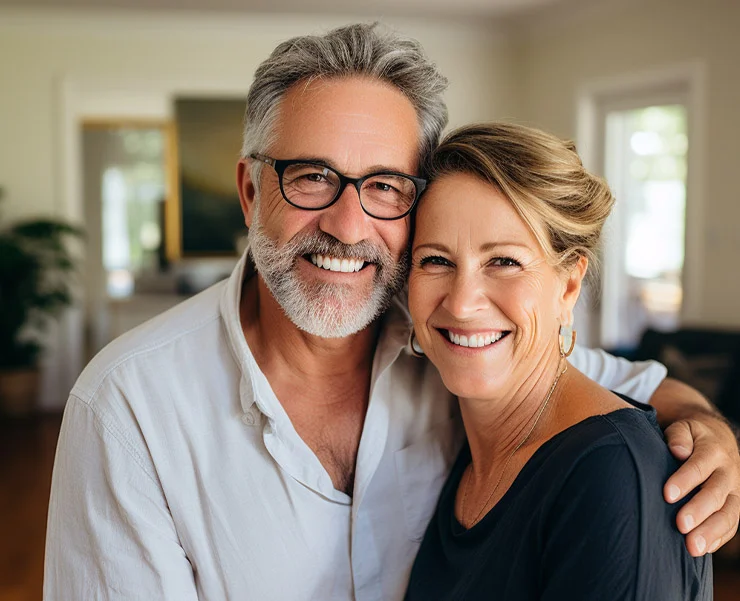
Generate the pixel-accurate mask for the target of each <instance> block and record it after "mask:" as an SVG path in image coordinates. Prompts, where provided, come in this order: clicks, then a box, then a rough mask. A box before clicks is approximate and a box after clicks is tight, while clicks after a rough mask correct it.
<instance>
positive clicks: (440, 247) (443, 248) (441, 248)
mask: <svg viewBox="0 0 740 601" xmlns="http://www.w3.org/2000/svg"><path fill="white" fill-rule="evenodd" d="M421 249H428V250H436V251H439V252H443V253H449V252H450V249H449V248H447V247H446V246H445V245H444V244H438V243H436V242H428V243H426V244H419V245H418V246H414V248H413V251H414V252H416V251H417V250H421Z"/></svg>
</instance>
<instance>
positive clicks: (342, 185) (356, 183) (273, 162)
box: [249, 152, 428, 221]
mask: <svg viewBox="0 0 740 601" xmlns="http://www.w3.org/2000/svg"><path fill="white" fill-rule="evenodd" d="M249 158H250V159H254V160H255V161H260V162H262V163H265V164H266V165H269V166H270V167H272V168H273V169H274V170H275V173H276V174H277V176H278V184H279V186H280V193H281V194H282V195H283V199H284V200H285V202H287V203H288V204H289V205H290V206H292V207H295V208H296V209H301V210H302V211H323V210H324V209H328V208H329V207H330V206H332V205H333V204H335V203H336V202H337V201H338V200H339V198H340V197H341V196H342V194H343V193H344V190H345V189H346V188H347V186H348V185H349V184H352V186H353V187H354V189H355V190H357V200H358V201H359V203H360V208H362V212H363V213H365V214H366V215H368V216H370V217H372V218H373V219H379V220H381V221H396V220H397V219H403V218H404V217H406V216H408V215H409V214H410V213H411V211H413V210H414V207H416V204H417V203H418V202H419V198H421V195H422V194H423V193H424V190H426V187H427V184H428V182H427V180H425V179H424V178H423V177H416V176H414V175H409V174H408V173H401V172H400V171H376V172H374V173H368V174H367V175H363V176H362V177H348V176H346V175H344V174H342V173H339V171H337V170H336V169H334V168H333V167H330V166H329V165H325V164H324V163H319V162H316V161H310V160H306V159H273V158H272V157H268V156H267V155H264V154H260V153H258V152H255V153H252V154H250V155H249ZM291 165H317V166H319V167H324V168H325V169H329V170H331V171H332V172H333V173H335V174H336V175H337V176H338V177H339V187H338V188H337V192H336V194H335V195H334V198H333V199H332V200H331V201H329V203H327V204H325V205H324V206H321V207H301V206H299V205H297V204H295V203H294V202H293V201H291V200H290V199H289V198H288V196H287V195H286V194H285V190H284V189H283V174H284V173H285V170H286V169H287V168H288V167H290V166H291ZM378 175H397V176H401V177H405V178H407V179H409V180H411V182H413V184H414V188H415V190H416V197H415V198H414V200H413V202H412V203H411V205H410V206H409V208H408V209H407V210H406V211H405V212H404V213H402V214H401V215H398V216H397V217H377V216H375V215H373V214H372V213H370V212H369V211H368V210H367V209H366V208H365V205H363V204H362V193H361V192H360V188H361V186H362V184H363V183H365V181H367V180H369V179H370V178H372V177H376V176H378Z"/></svg>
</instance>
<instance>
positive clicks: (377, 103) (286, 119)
mask: <svg viewBox="0 0 740 601" xmlns="http://www.w3.org/2000/svg"><path fill="white" fill-rule="evenodd" d="M275 133H276V138H275V142H274V143H273V144H272V145H271V147H270V148H269V151H268V152H267V153H266V154H268V155H269V156H271V157H273V158H276V159H310V160H314V161H320V162H323V163H325V164H327V165H328V166H330V167H332V168H334V169H336V170H337V171H339V172H341V173H343V174H344V175H347V176H349V177H361V176H363V175H366V174H368V173H372V172H376V171H384V170H392V171H399V172H402V173H407V174H411V175H415V174H416V173H417V169H418V166H417V162H418V148H419V127H418V122H417V117H416V112H415V110H414V108H413V105H412V104H411V102H409V100H408V99H407V98H406V97H405V96H403V94H401V93H400V92H399V91H397V90H396V89H394V88H392V87H390V86H387V85H384V84H382V83H379V82H377V81H372V80H367V79H360V78H349V79H334V80H328V81H324V80H317V81H314V82H312V83H310V84H308V85H306V84H305V83H299V84H297V85H295V86H294V87H293V88H292V89H291V90H289V91H288V93H287V94H286V95H285V97H284V99H283V103H282V106H281V110H280V115H279V118H278V121H277V123H276V129H275ZM240 173H242V178H241V179H242V181H241V182H240V187H241V194H242V205H243V208H244V212H245V219H246V223H247V226H248V227H249V228H250V248H251V252H252V256H253V258H254V261H255V264H256V267H257V271H258V272H259V274H260V276H261V277H262V279H263V280H264V281H265V284H266V285H267V287H268V288H269V289H270V291H271V292H272V294H273V296H274V297H275V299H276V300H277V302H278V303H279V304H280V305H281V306H282V308H283V309H284V310H285V312H286V313H287V315H288V316H289V317H290V319H291V320H292V321H293V323H294V324H295V325H296V326H298V327H299V328H301V329H302V330H305V331H307V332H309V333H311V334H314V335H317V336H322V337H325V338H339V337H344V336H348V335H350V334H353V333H355V332H357V331H359V330H361V329H363V328H365V327H366V326H367V325H368V324H369V323H370V322H371V321H372V320H373V319H375V318H376V317H377V316H378V315H379V314H380V313H381V312H382V311H383V310H384V309H385V308H386V307H387V304H388V302H389V300H390V297H392V295H393V294H395V293H396V292H397V291H398V290H399V289H400V288H401V286H403V283H404V280H405V276H406V260H405V252H406V249H407V244H408V235H409V218H408V217H406V218H403V219H399V220H395V221H382V220H378V219H375V218H373V217H370V216H369V215H367V214H366V213H364V212H363V210H362V207H361V206H360V201H359V198H358V195H357V190H356V189H355V188H354V187H352V186H347V187H346V188H345V190H344V191H343V193H342V196H341V197H340V198H339V199H338V200H337V202H336V203H335V204H333V205H332V206H330V207H328V208H326V209H322V210H319V211H306V210H302V209H298V208H296V207H293V206H291V205H289V204H288V203H287V202H286V201H285V200H284V198H283V197H282V194H281V192H280V187H279V182H278V177H277V174H276V173H275V171H274V170H273V169H272V168H270V167H267V166H265V168H263V170H262V176H261V189H260V198H258V199H254V198H252V200H251V201H250V188H251V182H249V181H248V170H247V169H243V168H242V170H240ZM245 174H246V176H245ZM245 184H246V186H245ZM253 196H254V194H252V197H253ZM254 200H256V201H257V202H254ZM343 262H344V264H343ZM361 262H362V263H361ZM360 264H362V268H360V269H359V271H357V270H356V269H357V268H358V267H359V265H360ZM353 266H354V269H352V267H353ZM342 269H344V270H342ZM348 269H349V270H348Z"/></svg>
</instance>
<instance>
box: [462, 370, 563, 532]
mask: <svg viewBox="0 0 740 601" xmlns="http://www.w3.org/2000/svg"><path fill="white" fill-rule="evenodd" d="M566 371H568V362H567V361H566V362H565V367H564V368H563V370H562V371H560V372H559V373H558V375H557V376H555V380H554V381H553V383H552V386H550V390H549V392H548V393H547V396H546V397H545V400H544V402H543V403H542V406H541V407H540V410H539V412H538V413H537V417H536V418H535V420H534V423H533V424H532V427H531V428H530V429H529V432H527V435H526V436H525V437H524V438H522V440H521V442H520V443H519V444H518V445H516V448H515V449H514V450H513V451H512V452H511V454H510V455H509V457H508V458H507V459H506V463H504V467H503V468H501V474H500V475H499V477H498V481H497V482H496V486H494V487H493V490H492V491H491V494H490V495H488V498H487V499H486V502H485V503H484V504H483V507H481V509H480V511H479V512H478V514H477V515H476V516H475V519H474V520H473V521H472V522H469V524H470V526H469V527H473V526H474V525H475V524H477V523H478V520H479V519H480V517H481V516H482V515H483V512H484V511H485V510H486V507H488V503H489V502H490V501H491V499H492V498H493V495H495V494H496V491H497V490H498V487H499V485H500V484H501V481H502V480H503V478H504V473H506V468H507V467H509V462H510V461H511V459H512V457H514V455H515V454H516V452H517V451H518V450H519V449H521V448H522V445H524V443H525V442H527V440H529V437H530V436H531V435H532V432H534V429H535V428H536V427H537V422H539V421H540V417H542V414H543V413H544V411H545V407H547V404H548V403H549V402H550V397H551V396H552V393H553V392H554V391H555V387H556V386H557V385H558V382H559V381H560V376H562V375H563V374H564V373H565V372H566ZM471 465H472V464H471ZM472 473H473V470H472V468H471V469H469V470H468V471H467V472H466V474H465V475H466V476H467V477H466V480H465V486H464V488H463V498H462V502H461V503H460V516H461V517H462V519H463V520H464V519H465V502H466V501H467V500H468V490H469V489H470V480H471V478H472Z"/></svg>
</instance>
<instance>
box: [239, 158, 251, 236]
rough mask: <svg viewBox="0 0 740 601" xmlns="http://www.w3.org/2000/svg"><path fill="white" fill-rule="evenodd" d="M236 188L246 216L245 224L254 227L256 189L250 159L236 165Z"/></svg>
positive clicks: (240, 160)
mask: <svg viewBox="0 0 740 601" xmlns="http://www.w3.org/2000/svg"><path fill="white" fill-rule="evenodd" d="M236 186H237V189H238V190H239V204H241V207H242V213H243V214H244V223H245V224H246V226H247V227H248V228H249V227H251V226H252V219H253V218H254V209H255V189H254V182H253V181H252V169H251V164H250V160H249V159H239V162H238V163H237V164H236Z"/></svg>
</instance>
